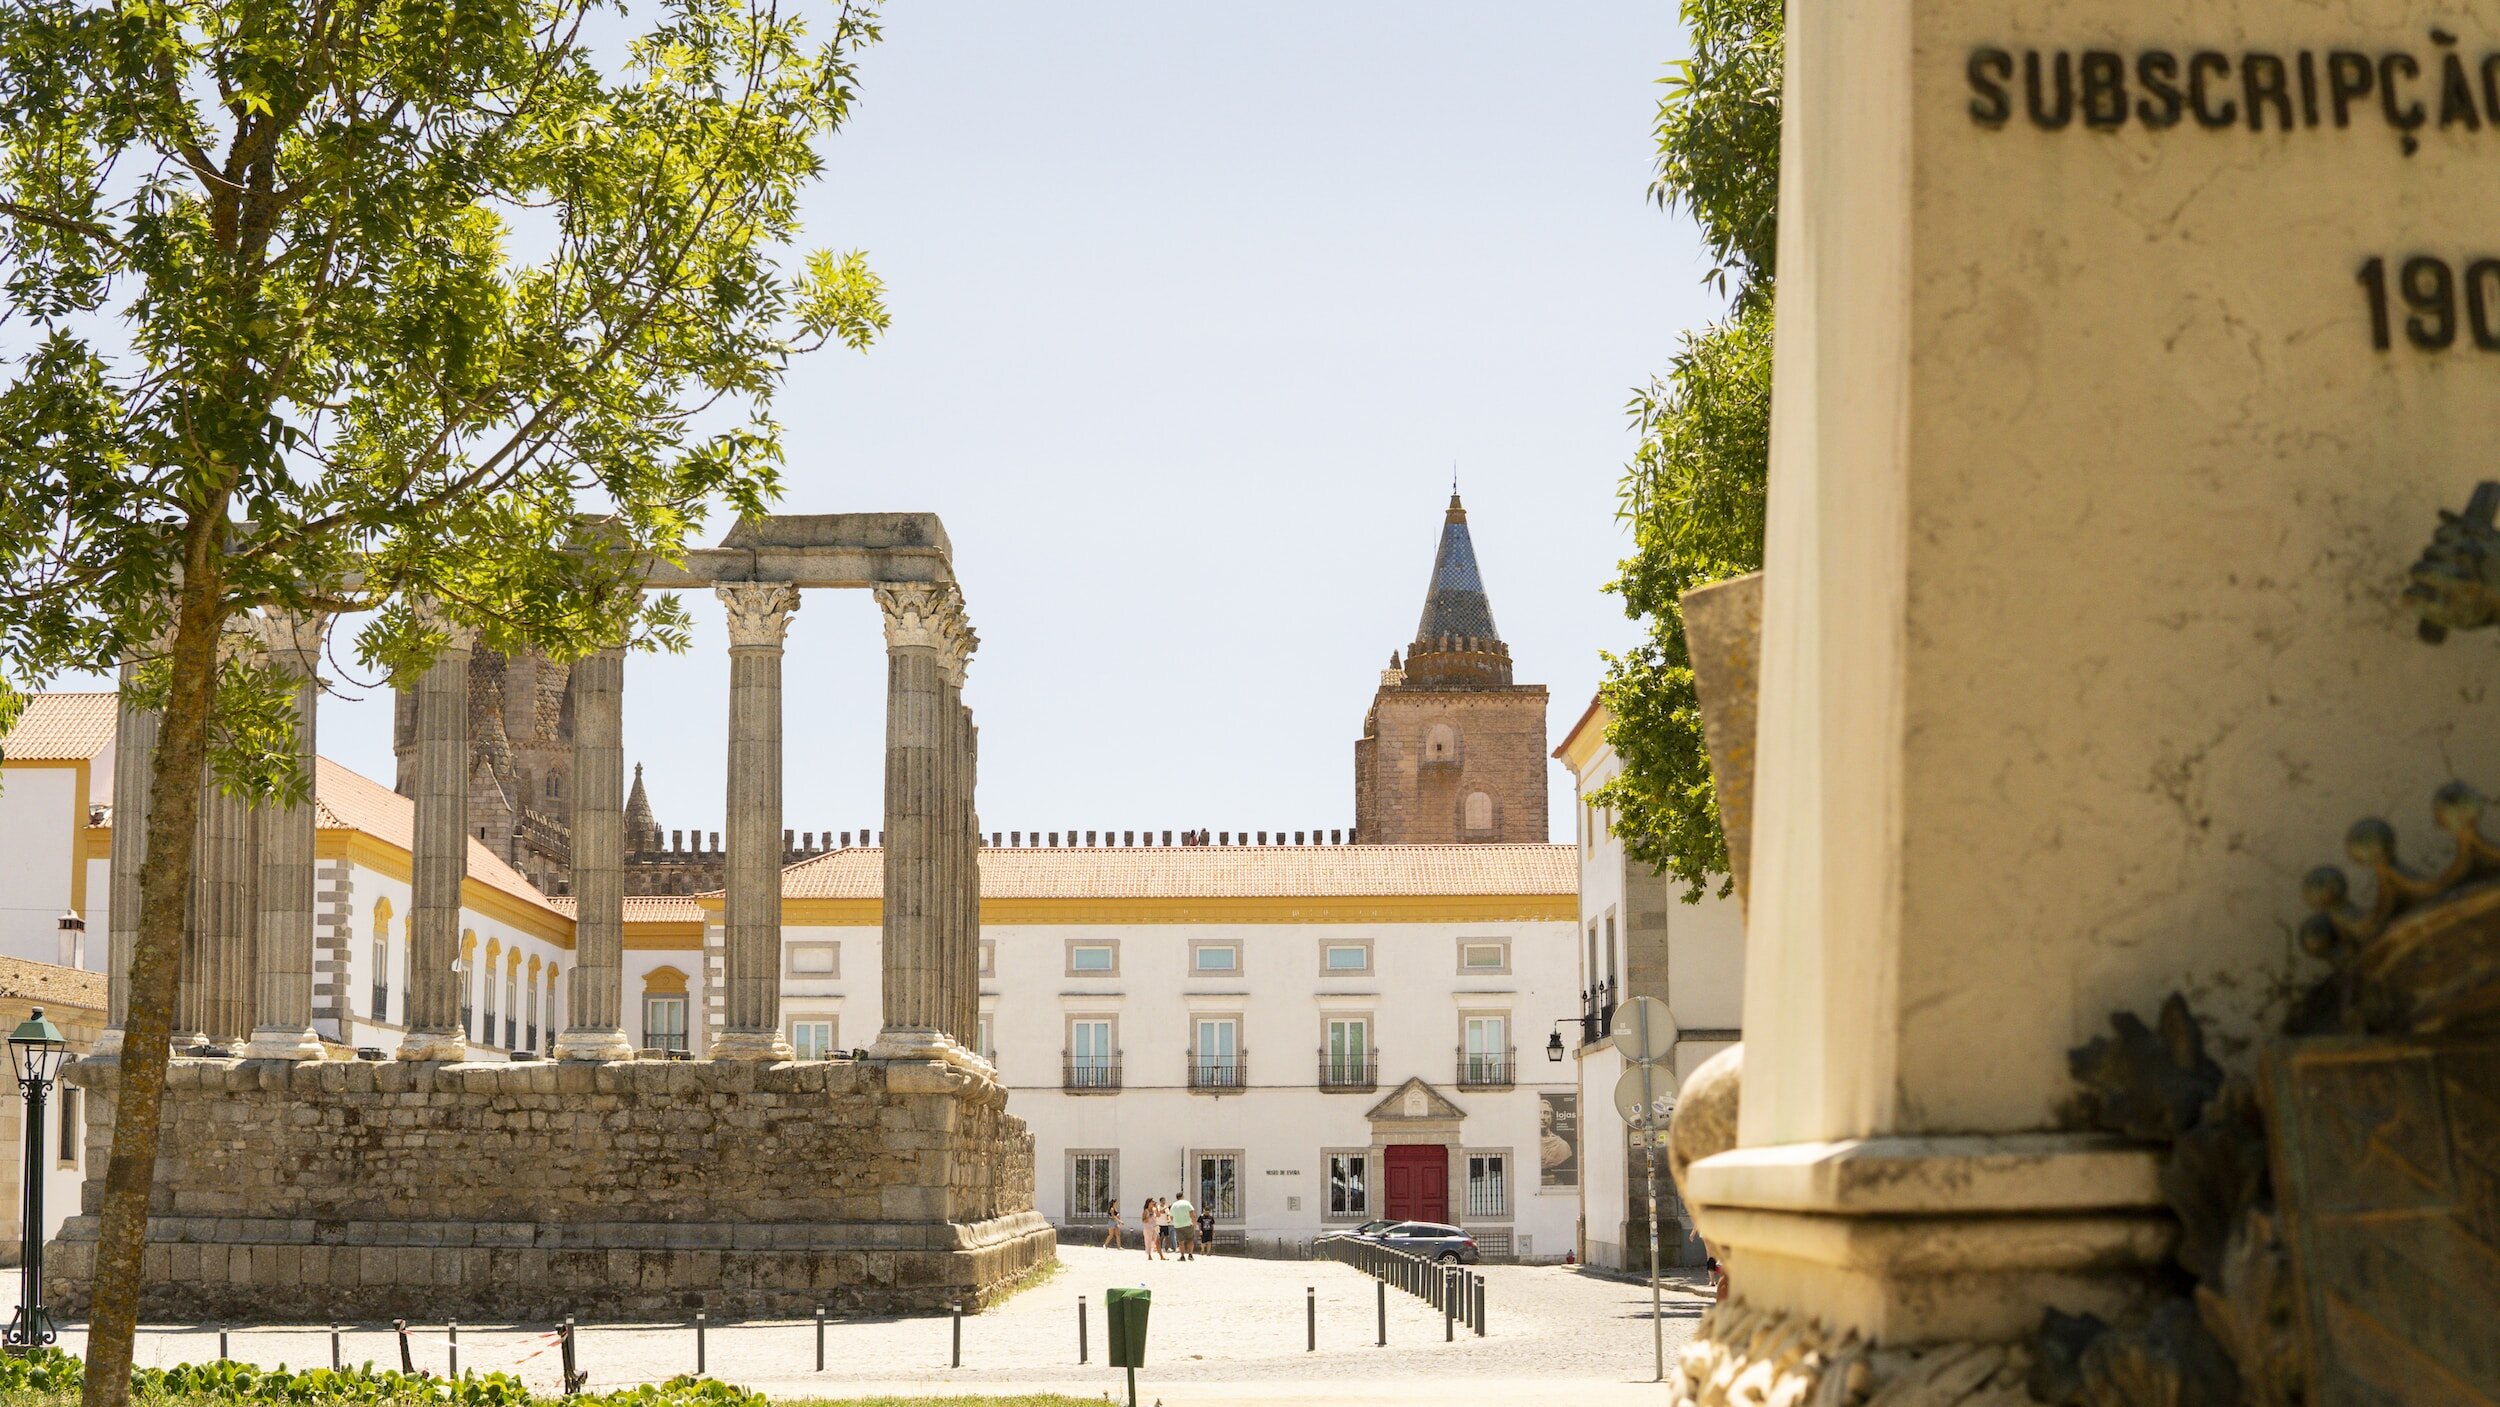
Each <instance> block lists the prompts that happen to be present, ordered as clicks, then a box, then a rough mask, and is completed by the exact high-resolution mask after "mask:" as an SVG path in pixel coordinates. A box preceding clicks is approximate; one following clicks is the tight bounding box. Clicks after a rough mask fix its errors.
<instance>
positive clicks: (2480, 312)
mask: <svg viewBox="0 0 2500 1407" xmlns="http://www.w3.org/2000/svg"><path fill="white" fill-rule="evenodd" d="M2357 277H2358V278H2359V279H2360V281H2361V291H2362V292H2363V293H2364V294H2365V295H2367V297H2368V298H2369V301H2370V345H2371V346H2372V347H2375V348H2377V349H2378V350H2379V351H2382V352H2384V351H2387V350H2389V349H2390V348H2392V347H2393V346H2394V345H2395V328H2394V323H2395V317H2396V313H2397V311H2398V310H2397V309H2395V308H2393V307H2391V306H2390V304H2391V302H2393V301H2401V302H2402V303H2403V305H2404V307H2403V309H2402V311H2403V313H2404V336H2405V341H2407V342H2410V343H2412V344H2413V345H2414V346H2416V347H2419V348H2421V349H2422V350H2423V351H2425V352H2444V351H2446V350H2448V349H2449V348H2450V347H2453V346H2455V345H2456V343H2457V330H2458V328H2459V326H2460V325H2462V326H2463V327H2464V329H2465V331H2466V333H2467V335H2469V336H2470V337H2472V338H2473V340H2474V346H2475V347H2476V348H2477V349H2479V350H2481V351H2485V352H2500V259H2476V260H2474V261H2473V262H2472V263H2469V264H2467V265H2466V266H2465V275H2464V277H2463V278H2462V279H2459V277H2458V276H2457V271H2456V269H2455V267H2454V266H2452V265H2450V264H2449V262H2448V261H2447V260H2445V259H2440V258H2435V257H2433V256H2431V255H2428V254H2417V255H2415V256H2414V257H2412V258H2410V259H2407V260H2405V261H2404V263H2403V264H2402V265H2400V266H2399V267H2398V268H2397V270H2396V277H2395V287H2394V288H2393V289H2390V288H2389V287H2388V277H2387V261H2386V260H2385V259H2383V258H2380V257H2379V256H2377V255H2372V256H2371V257H2370V259H2369V261H2368V262H2366V263H2364V264H2363V265H2362V266H2361V272H2360V273H2359V274H2358V275H2357ZM2460 282H2462V283H2463V284H2464V288H2463V289H2462V297H2460V289H2459V288H2458V284H2459V283H2460ZM2391 294H2392V295H2393V297H2392V299H2391V297H2390V295H2391ZM2460 303H2462V304H2463V307H2462V309H2460V307H2459V304H2460Z"/></svg>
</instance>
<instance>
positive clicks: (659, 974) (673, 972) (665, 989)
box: [642, 967, 686, 997]
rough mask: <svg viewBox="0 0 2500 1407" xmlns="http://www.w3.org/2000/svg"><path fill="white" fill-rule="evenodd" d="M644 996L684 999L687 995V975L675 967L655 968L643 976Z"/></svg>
mask: <svg viewBox="0 0 2500 1407" xmlns="http://www.w3.org/2000/svg"><path fill="white" fill-rule="evenodd" d="M642 994H643V995H644V996H646V997H682V996H684V995H686V974H685V973H683V972H680V971H678V970H677V969H676V968H673V967H655V968H653V969H651V970H650V971H649V972H646V973H644V974H642Z"/></svg>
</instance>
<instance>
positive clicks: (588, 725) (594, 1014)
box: [547, 649, 634, 1060]
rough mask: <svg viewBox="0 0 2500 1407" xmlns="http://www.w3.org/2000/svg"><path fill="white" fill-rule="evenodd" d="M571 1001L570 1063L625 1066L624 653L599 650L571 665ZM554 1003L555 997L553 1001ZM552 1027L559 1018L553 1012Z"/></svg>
mask: <svg viewBox="0 0 2500 1407" xmlns="http://www.w3.org/2000/svg"><path fill="white" fill-rule="evenodd" d="M573 893H574V896H575V903H576V905H577V907H576V910H575V917H574V923H573V975H572V979H571V980H572V984H573V986H572V996H571V999H570V1000H569V1001H567V1002H566V1003H565V1014H566V1020H567V1022H568V1023H569V1024H567V1025H566V1026H565V1027H564V1028H563V1034H562V1035H561V1036H559V1037H557V1038H556V1055H557V1057H558V1058H559V1059H564V1060H626V1059H631V1058H632V1057H633V1053H634V1048H633V1044H632V1042H630V1041H628V1040H627V1039H626V1038H625V1031H624V1027H623V1025H622V1022H621V1017H622V1014H623V1006H622V1003H621V992H622V982H623V977H624V962H625V652H624V651H623V650H621V649H610V650H601V651H599V652H598V653H597V654H594V655H589V656H586V657H584V658H583V659H582V660H581V661H579V662H578V663H576V664H575V665H574V666H573ZM549 997H550V1001H551V1002H552V999H553V993H552V992H551V993H550V994H549ZM547 1016H548V1021H549V1024H551V1025H552V1024H553V1023H554V1019H555V1013H554V1012H552V1011H550V1012H548V1013H547Z"/></svg>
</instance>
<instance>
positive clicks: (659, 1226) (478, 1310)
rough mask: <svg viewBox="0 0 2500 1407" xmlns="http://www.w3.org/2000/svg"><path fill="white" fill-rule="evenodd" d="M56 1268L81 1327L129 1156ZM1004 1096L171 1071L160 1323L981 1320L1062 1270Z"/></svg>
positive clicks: (101, 1078)
mask: <svg viewBox="0 0 2500 1407" xmlns="http://www.w3.org/2000/svg"><path fill="white" fill-rule="evenodd" d="M111 1072H112V1067H111V1066H110V1065H109V1064H104V1063H98V1062H89V1063H86V1064H83V1065H81V1066H79V1067H75V1074H74V1078H75V1079H77V1080H78V1082H79V1083H81V1084H84V1085H86V1086H87V1087H88V1089H89V1090H90V1092H91V1098H90V1103H89V1139H90V1147H91V1149H92V1150H93V1152H92V1154H91V1156H90V1158H89V1160H88V1166H89V1167H90V1168H91V1169H92V1170H93V1172H92V1173H91V1176H90V1178H89V1181H88V1183H87V1187H86V1199H85V1200H86V1208H85V1211H86V1214H85V1215H82V1216H79V1217H77V1218H74V1219H72V1220H71V1221H70V1223H69V1224H68V1225H67V1226H66V1227H65V1228H64V1229H63V1231H62V1235H61V1239H60V1241H59V1242H57V1243H56V1245H55V1248H54V1250H53V1252H52V1260H51V1262H50V1268H51V1269H52V1271H53V1274H54V1280H55V1285H56V1288H55V1295H56V1299H57V1301H58V1302H59V1304H60V1307H61V1308H62V1309H63V1310H64V1311H65V1312H68V1313H78V1312H82V1311H83V1309H84V1307H85V1303H86V1292H87V1280H88V1276H89V1275H90V1274H91V1268H92V1256H93V1247H94V1238H95V1233H96V1222H95V1218H94V1215H93V1212H94V1209H95V1207H96V1206H97V1203H98V1198H99V1197H100V1195H101V1192H102V1170H103V1168H104V1166H105V1159H104V1148H105V1145H106V1144H107V1143H108V1142H109V1140H110V1138H111V1136H112V1125H113V1109H112V1101H111V1097H110V1096H111ZM1005 1103H1006V1097H1005V1092H1004V1091H1003V1090H1002V1089H1001V1088H1000V1087H999V1086H998V1085H996V1084H995V1083H992V1082H990V1081H989V1080H987V1079H984V1078H981V1077H979V1076H977V1075H973V1074H970V1073H967V1072H965V1071H962V1070H959V1069H953V1068H948V1067H944V1066H939V1065H934V1064H924V1063H917V1062H906V1063H894V1064H877V1063H853V1062H848V1061H831V1062H820V1061H805V1062H798V1063H792V1064H758V1063H752V1062H741V1061H623V1062H616V1063H611V1064H591V1063H574V1062H530V1063H522V1064H512V1065H489V1064H451V1065H435V1064H426V1063H402V1062H371V1063H368V1062H303V1063H293V1064H290V1063H286V1062H275V1061H248V1062H247V1061H233V1060H177V1061H175V1062H174V1065H173V1069H172V1072H171V1075H170V1077H169V1080H168V1084H167V1089H166V1102H165V1130H164V1142H163V1149H164V1151H163V1153H162V1155H161V1161H160V1164H159V1167H158V1175H157V1190H156V1202H155V1206H154V1216H153V1218H152V1220H151V1224H150V1237H149V1239H150V1244H149V1246H148V1250H147V1265H146V1278H147V1291H146V1298H145V1301H144V1312H146V1313H147V1314H149V1315H151V1316H171V1317H177V1318H213V1317H218V1316H225V1315H240V1314H250V1315H253V1316H255V1317H259V1318H264V1319H271V1318H274V1319H289V1318H304V1319H319V1318H328V1317H334V1316H337V1315H341V1314H356V1315H366V1316H374V1317H389V1316H409V1315H413V1314H423V1315H425V1316H429V1317H442V1316H445V1315H452V1316H461V1317H470V1316H474V1317H478V1318H483V1319H505V1320H530V1319H547V1318H552V1317H555V1316H559V1315H563V1314H567V1313H573V1314H585V1315H601V1316H606V1317H611V1318H660V1317H668V1316H675V1315H680V1314H683V1313H686V1312H688V1311H691V1310H693V1309H698V1308H701V1309H708V1310H712V1311H714V1312H727V1313H739V1314H792V1315H804V1314H806V1313H808V1312H809V1311H810V1309H811V1308H813V1307H814V1306H816V1305H824V1306H826V1307H827V1308H830V1309H834V1310H836V1311H837V1312H876V1313H896V1312H911V1311H929V1310H937V1309H942V1308H944V1307H945V1306H947V1305H949V1304H953V1303H958V1302H961V1303H964V1304H966V1305H976V1306H977V1305H979V1304H982V1303H986V1302H987V1301H988V1300H990V1299H992V1298H994V1297H995V1296H996V1295H998V1294H999V1293H1000V1292H1002V1291H1003V1290H1005V1289H1006V1288H1007V1287H1009V1286H1011V1285H1012V1284H1013V1283H1015V1282H1016V1281H1017V1280H1018V1279H1019V1278H1021V1277H1022V1276H1023V1275H1025V1274H1026V1273H1027V1272H1029V1271H1031V1270H1032V1269H1034V1268H1035V1267H1037V1266H1039V1265H1041V1264H1044V1263H1046V1262H1047V1261H1049V1259H1050V1258H1051V1256H1052V1249H1051V1247H1052V1232H1051V1230H1050V1227H1049V1225H1048V1223H1047V1222H1045V1221H1044V1220H1043V1219H1042V1218H1041V1217H1040V1216H1039V1215H1038V1214H1037V1213H1035V1212H1034V1211H1032V1210H1031V1208H1032V1206H1033V1139H1032V1135H1031V1134H1029V1133H1028V1132H1026V1130H1025V1126H1024V1123H1023V1121H1022V1120H1020V1119H1017V1118H1015V1117H1013V1116H1012V1115H1009V1114H1008V1113H1007V1112H1006V1109H1005Z"/></svg>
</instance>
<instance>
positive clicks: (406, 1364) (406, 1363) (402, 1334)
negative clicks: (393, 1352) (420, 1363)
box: [391, 1319, 417, 1377]
mask: <svg viewBox="0 0 2500 1407" xmlns="http://www.w3.org/2000/svg"><path fill="white" fill-rule="evenodd" d="M391 1329H392V1331H393V1332H394V1333H397V1334H398V1335H399V1371H401V1372H403V1373H406V1374H409V1375H410V1376H412V1377H413V1376H415V1374H416V1371H417V1365H416V1362H415V1360H413V1359H411V1358H410V1357H409V1356H408V1321H407V1320H405V1319H394V1320H392V1321H391Z"/></svg>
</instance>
